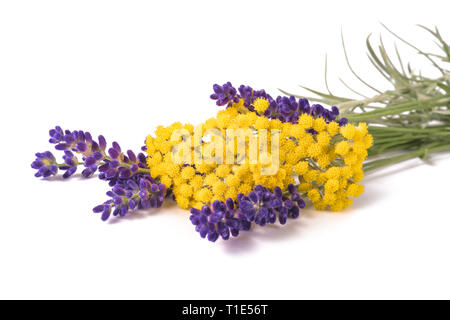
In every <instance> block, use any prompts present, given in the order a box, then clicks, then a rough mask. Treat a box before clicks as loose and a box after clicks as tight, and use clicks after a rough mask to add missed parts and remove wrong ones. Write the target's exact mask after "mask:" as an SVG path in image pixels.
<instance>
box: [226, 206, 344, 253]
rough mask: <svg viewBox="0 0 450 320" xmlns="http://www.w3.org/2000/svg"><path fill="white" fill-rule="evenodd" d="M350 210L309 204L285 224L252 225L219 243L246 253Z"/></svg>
mask: <svg viewBox="0 0 450 320" xmlns="http://www.w3.org/2000/svg"><path fill="white" fill-rule="evenodd" d="M351 212H353V210H351V209H346V210H344V211H342V212H339V213H331V212H327V211H318V210H315V209H314V207H312V205H311V204H310V205H308V206H307V207H306V208H305V209H303V210H302V213H301V214H300V217H299V218H297V219H289V220H288V221H287V223H286V224H285V225H280V224H279V223H276V224H273V225H272V224H270V225H266V226H264V227H260V226H257V225H254V226H252V229H251V230H250V231H244V232H241V233H240V234H239V236H238V237H237V238H232V239H230V240H228V241H221V244H220V245H221V246H222V249H223V250H224V251H225V252H227V253H228V254H233V255H235V254H242V253H248V252H249V251H251V250H258V249H260V248H261V247H262V246H264V245H265V244H266V243H268V242H283V241H290V240H292V239H294V238H299V237H301V236H302V234H304V233H303V232H302V231H304V230H306V228H314V227H317V226H318V225H319V224H321V223H322V222H323V221H325V220H328V223H329V220H330V219H333V217H335V218H336V219H337V218H339V216H342V215H343V214H345V215H346V214H349V213H351ZM321 221H322V222H321ZM218 241H220V240H218Z"/></svg>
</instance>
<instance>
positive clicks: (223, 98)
mask: <svg viewBox="0 0 450 320" xmlns="http://www.w3.org/2000/svg"><path fill="white" fill-rule="evenodd" d="M213 89H214V94H212V95H211V99H213V100H217V101H216V104H217V105H219V106H223V105H227V107H229V106H231V105H232V104H233V102H238V101H239V99H243V101H244V106H245V107H246V108H247V109H248V110H250V111H254V110H255V108H254V106H253V102H254V101H255V100H256V99H258V98H263V99H266V100H267V101H269V108H267V110H266V111H265V113H264V116H265V117H267V118H269V119H278V120H280V121H282V122H291V123H297V122H298V119H299V117H300V116H301V115H302V114H310V115H311V116H313V117H314V118H323V119H324V120H325V121H326V122H327V123H329V122H331V121H334V120H336V118H337V117H338V116H339V109H338V108H337V107H335V106H333V107H332V108H331V110H328V109H326V108H324V107H323V106H322V105H320V104H314V105H312V106H310V104H309V101H308V99H306V98H300V99H298V100H297V99H296V98H295V97H294V96H289V97H286V96H284V97H282V96H278V97H277V98H276V99H273V98H272V97H271V96H270V95H269V94H267V93H266V92H265V91H264V90H254V89H253V88H251V87H250V86H245V85H241V86H240V87H239V88H238V92H236V90H235V89H234V87H233V86H232V85H231V83H230V82H227V83H226V84H224V85H223V86H219V85H217V84H216V85H214V86H213ZM346 121H347V120H346V119H345V118H342V119H341V120H340V121H339V125H341V126H343V125H345V124H346V123H347V122H346ZM311 133H313V134H316V132H314V131H311Z"/></svg>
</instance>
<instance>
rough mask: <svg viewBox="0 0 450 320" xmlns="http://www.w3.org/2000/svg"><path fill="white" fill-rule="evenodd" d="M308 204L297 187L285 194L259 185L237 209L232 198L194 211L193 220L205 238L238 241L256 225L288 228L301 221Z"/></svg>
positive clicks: (197, 229)
mask: <svg viewBox="0 0 450 320" xmlns="http://www.w3.org/2000/svg"><path fill="white" fill-rule="evenodd" d="M304 207H305V202H304V201H303V199H301V198H300V195H299V193H298V192H297V189H296V188H295V186H294V185H289V187H288V190H287V191H286V192H285V193H283V192H282V191H281V189H280V188H279V187H276V188H275V190H274V192H270V191H269V190H268V189H267V188H265V187H263V186H260V185H257V186H255V188H254V190H253V191H252V192H250V193H249V194H248V195H243V194H242V193H241V194H239V195H238V201H237V206H235V203H234V201H233V200H232V199H231V198H229V199H227V200H226V202H223V201H218V200H216V201H214V203H213V204H212V206H211V207H210V206H208V205H205V206H203V208H202V209H201V210H198V209H191V217H190V220H191V222H192V224H193V225H195V230H196V231H197V232H199V233H200V236H201V237H202V238H208V240H209V241H212V242H214V241H216V240H217V239H218V238H219V237H222V239H223V240H228V239H229V238H230V236H233V237H237V236H238V235H239V233H240V231H243V230H245V231H247V230H250V228H251V225H252V223H255V224H257V225H260V226H265V225H266V224H274V223H275V222H276V221H277V220H278V221H279V222H280V223H281V224H285V223H286V222H287V219H288V218H292V219H295V218H298V216H299V214H300V209H302V208H304Z"/></svg>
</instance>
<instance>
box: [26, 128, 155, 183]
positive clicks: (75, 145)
mask: <svg viewBox="0 0 450 320" xmlns="http://www.w3.org/2000/svg"><path fill="white" fill-rule="evenodd" d="M49 134H50V139H49V142H50V143H52V144H54V145H55V149H57V150H60V151H63V152H64V155H63V160H64V163H61V164H57V163H56V161H54V160H52V161H53V162H52V163H51V164H49V163H48V161H44V162H43V161H41V160H42V159H41V160H39V159H37V160H39V161H35V162H33V167H39V169H40V171H38V173H37V174H36V176H38V177H44V176H45V177H47V176H50V175H54V174H56V173H57V172H58V169H59V170H62V171H65V172H64V174H63V177H64V178H69V177H70V176H72V175H73V174H74V173H75V172H76V171H77V167H78V166H79V165H84V169H83V170H82V175H83V176H84V177H90V176H92V175H93V174H94V173H95V172H97V171H99V172H100V174H99V178H100V179H102V180H108V181H109V184H110V185H111V186H114V185H115V184H116V182H117V181H118V180H120V179H122V180H123V179H128V178H130V177H132V176H134V175H136V174H138V173H142V172H143V171H144V172H145V170H148V167H147V163H146V157H145V155H144V154H143V153H139V154H137V155H136V154H135V153H134V152H133V151H131V150H128V151H127V152H126V154H125V153H123V152H122V149H121V147H120V146H119V144H118V143H117V142H113V143H112V148H110V149H108V152H106V150H107V149H106V148H107V145H106V139H105V138H104V137H103V136H102V135H100V136H99V137H98V142H97V141H94V140H93V139H92V135H91V134H90V133H89V132H84V131H81V130H75V131H70V130H63V129H62V128H61V127H60V126H56V127H55V128H54V129H51V130H50V131H49ZM75 154H80V155H81V160H82V161H79V160H78V158H77V157H76V155H75ZM41 163H42V164H44V163H45V164H46V166H45V167H46V168H42V165H41ZM41 168H42V169H41ZM142 169H144V170H142Z"/></svg>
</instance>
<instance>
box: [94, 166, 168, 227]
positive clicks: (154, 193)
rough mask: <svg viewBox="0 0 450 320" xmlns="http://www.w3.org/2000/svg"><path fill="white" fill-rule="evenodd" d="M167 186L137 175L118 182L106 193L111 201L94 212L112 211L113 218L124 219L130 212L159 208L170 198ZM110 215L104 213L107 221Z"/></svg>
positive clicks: (104, 218)
mask: <svg viewBox="0 0 450 320" xmlns="http://www.w3.org/2000/svg"><path fill="white" fill-rule="evenodd" d="M168 194H169V193H168V192H167V191H166V186H165V185H163V184H158V183H156V181H155V180H154V179H153V178H152V177H151V176H150V175H149V174H136V175H134V176H132V177H130V178H129V179H125V180H117V181H116V184H115V185H114V186H113V188H112V189H111V190H110V191H108V192H107V193H106V195H107V196H108V197H110V199H108V200H107V201H105V202H104V203H103V204H101V205H98V206H96V207H94V208H93V209H92V211H94V212H96V213H99V212H104V211H103V210H106V209H105V207H108V210H109V212H111V210H112V214H113V216H119V217H124V216H126V215H127V213H128V212H129V211H130V210H137V209H146V208H150V207H151V208H159V207H161V205H162V204H163V201H164V199H165V198H166V197H167V196H168ZM109 217H110V214H107V213H104V214H103V215H102V220H104V221H106V220H108V218H109Z"/></svg>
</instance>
